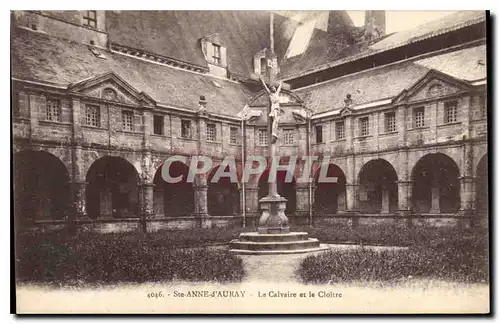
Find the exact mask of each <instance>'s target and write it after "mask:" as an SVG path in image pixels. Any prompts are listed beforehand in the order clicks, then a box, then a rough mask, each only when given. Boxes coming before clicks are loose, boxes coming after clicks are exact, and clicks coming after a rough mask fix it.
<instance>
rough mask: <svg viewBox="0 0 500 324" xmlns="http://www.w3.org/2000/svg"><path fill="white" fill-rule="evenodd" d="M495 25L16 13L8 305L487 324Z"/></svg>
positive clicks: (476, 19) (396, 15) (36, 309)
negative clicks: (491, 28)
mask: <svg viewBox="0 0 500 324" xmlns="http://www.w3.org/2000/svg"><path fill="white" fill-rule="evenodd" d="M488 21H489V13H488V12H487V11H384V10H365V11H345V10H331V11H151V10H149V11H120V10H110V11H101V10H84V11H63V10H60V11H40V10H24V11H12V12H11V54H10V55H11V84H12V99H11V103H12V106H11V107H12V109H11V114H12V159H13V172H12V174H13V175H12V177H13V183H12V186H13V200H12V203H13V206H14V208H13V215H12V226H13V227H14V233H15V247H14V251H13V252H14V255H13V260H12V262H13V263H15V264H14V266H15V280H16V281H15V287H16V289H15V294H16V299H15V308H14V309H13V310H12V312H15V313H17V314H42V313H50V314H63V313H71V314H87V313H93V314H101V313H107V314H109V313H112V314H122V313H129V314H132V313H146V314H148V313H162V314H249V313H252V314H273V313H274V314H277V313H278V314H289V313H291V314H384V313H390V314H422V313H454V314H488V313H489V312H490V273H489V231H488V230H489V226H488V217H489V210H488V203H489V195H488V193H489V188H488V182H489V177H488V170H489V164H488V154H489V150H488V135H489V134H488V129H489V128H488V126H489V121H488V116H489V106H488V91H487V89H488V85H489V80H488V74H487V67H488V63H489V62H487V43H488V40H487V35H488V34H487V25H488Z"/></svg>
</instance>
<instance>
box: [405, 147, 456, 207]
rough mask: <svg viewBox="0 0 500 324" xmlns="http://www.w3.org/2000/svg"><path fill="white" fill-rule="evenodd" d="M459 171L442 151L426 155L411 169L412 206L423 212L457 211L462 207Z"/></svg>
mask: <svg viewBox="0 0 500 324" xmlns="http://www.w3.org/2000/svg"><path fill="white" fill-rule="evenodd" d="M459 176H460V172H459V170H458V166H457V165H456V163H455V162H454V161H453V160H452V159H451V158H450V157H449V156H447V155H445V154H442V153H434V154H427V155H425V156H424V157H422V158H421V159H420V160H418V162H417V164H416V165H415V167H414V169H413V172H412V181H413V186H412V208H413V211H415V212H421V213H432V214H434V213H456V212H458V210H459V208H460V182H459V179H458V178H459Z"/></svg>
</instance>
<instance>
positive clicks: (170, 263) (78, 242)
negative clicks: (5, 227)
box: [16, 229, 244, 285]
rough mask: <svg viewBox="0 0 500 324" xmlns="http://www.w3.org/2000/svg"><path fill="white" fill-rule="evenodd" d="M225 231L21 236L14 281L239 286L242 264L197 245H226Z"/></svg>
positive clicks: (219, 251)
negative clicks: (220, 241)
mask: <svg viewBox="0 0 500 324" xmlns="http://www.w3.org/2000/svg"><path fill="white" fill-rule="evenodd" d="M233 235H234V234H233V233H232V232H231V231H221V230H215V229H214V230H210V231H208V232H207V233H203V231H202V230H193V231H177V232H174V231H172V232H171V231H163V232H161V233H155V234H150V235H147V236H141V235H139V234H133V233H123V234H96V233H81V234H78V235H75V236H68V235H67V234H66V233H65V232H58V233H52V234H44V233H29V234H28V233H26V234H22V235H18V237H17V241H16V278H17V280H18V281H19V282H35V283H46V284H58V285H87V284H115V283H142V282H158V281H173V280H186V281H216V282H239V281H241V279H242V278H243V276H244V271H243V265H242V260H241V259H240V258H238V257H237V256H234V255H232V254H231V253H229V251H227V250H214V249H210V248H206V247H200V248H195V249H180V248H179V247H180V246H186V245H190V246H197V245H198V246H199V245H202V244H205V243H208V242H214V241H216V240H218V239H224V240H226V242H227V240H229V238H231V237H233Z"/></svg>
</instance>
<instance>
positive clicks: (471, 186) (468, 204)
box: [460, 176, 476, 216]
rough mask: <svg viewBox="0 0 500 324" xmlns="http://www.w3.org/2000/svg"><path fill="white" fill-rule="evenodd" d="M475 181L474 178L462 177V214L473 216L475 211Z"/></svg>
mask: <svg viewBox="0 0 500 324" xmlns="http://www.w3.org/2000/svg"><path fill="white" fill-rule="evenodd" d="M475 184H476V183H475V181H474V178H473V177H470V176H469V177H460V214H461V215H462V216H471V214H472V212H473V211H474V209H475V206H474V205H475V199H474V198H475V197H474V196H475V194H474V193H475V189H476V188H475Z"/></svg>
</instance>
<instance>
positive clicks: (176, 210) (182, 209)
mask: <svg viewBox="0 0 500 324" xmlns="http://www.w3.org/2000/svg"><path fill="white" fill-rule="evenodd" d="M162 167H163V166H161V167H159V168H158V170H156V174H155V178H154V185H155V187H154V192H153V194H154V201H153V208H154V214H155V215H156V216H165V217H171V216H190V215H192V214H193V213H194V191H193V184H192V183H188V182H187V181H186V180H187V176H188V174H189V168H188V166H187V165H185V164H184V163H182V162H179V161H175V162H173V163H172V164H171V165H170V168H169V172H170V176H171V177H172V178H177V177H179V176H181V177H182V178H181V181H180V182H178V183H168V182H166V181H165V180H163V178H162V176H161V172H162Z"/></svg>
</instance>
